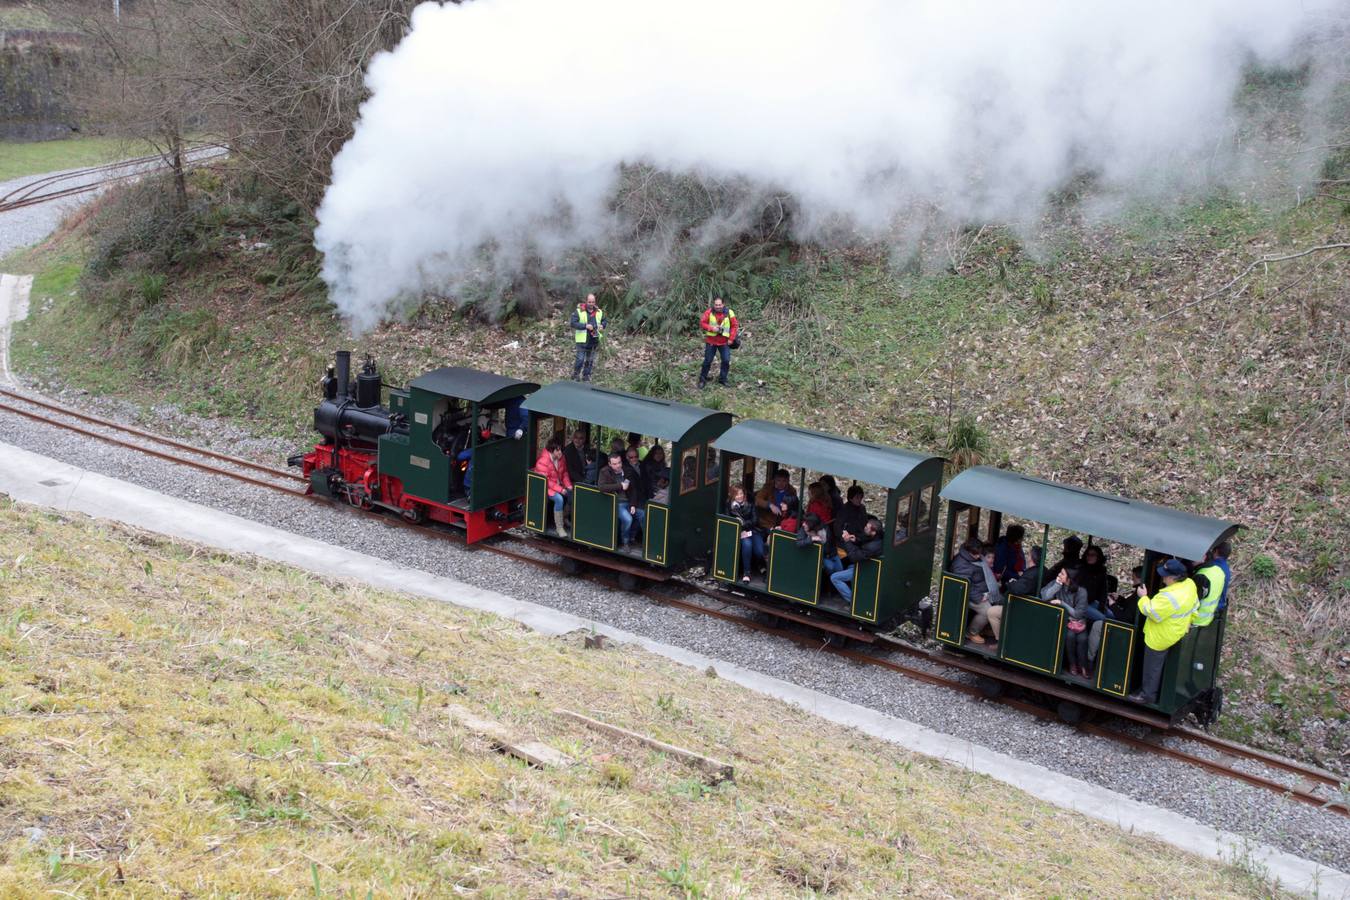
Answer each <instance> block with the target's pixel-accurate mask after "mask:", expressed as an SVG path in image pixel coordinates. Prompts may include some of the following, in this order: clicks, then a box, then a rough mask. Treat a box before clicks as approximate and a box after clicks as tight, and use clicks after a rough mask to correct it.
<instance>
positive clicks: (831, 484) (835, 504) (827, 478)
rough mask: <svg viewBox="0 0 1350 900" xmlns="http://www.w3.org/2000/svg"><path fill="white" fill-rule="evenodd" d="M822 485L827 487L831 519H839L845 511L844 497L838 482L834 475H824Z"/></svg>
mask: <svg viewBox="0 0 1350 900" xmlns="http://www.w3.org/2000/svg"><path fill="white" fill-rule="evenodd" d="M820 483H821V484H823V485H824V486H825V495H826V497H827V499H828V500H829V501H830V518H831V519H835V518H838V516H839V514H840V513H841V512H843V510H844V495H843V494H841V493H839V484H838V482H836V481H835V480H834V476H833V475H822V476H820Z"/></svg>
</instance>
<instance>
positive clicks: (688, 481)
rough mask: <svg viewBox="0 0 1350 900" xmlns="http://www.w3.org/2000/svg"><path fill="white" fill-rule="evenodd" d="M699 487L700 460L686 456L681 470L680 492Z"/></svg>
mask: <svg viewBox="0 0 1350 900" xmlns="http://www.w3.org/2000/svg"><path fill="white" fill-rule="evenodd" d="M696 487H698V460H697V459H695V458H694V457H692V456H686V457H685V458H684V467H683V468H682V469H681V471H680V493H681V494H683V493H684V492H685V491H692V490H693V489H694V488H696Z"/></svg>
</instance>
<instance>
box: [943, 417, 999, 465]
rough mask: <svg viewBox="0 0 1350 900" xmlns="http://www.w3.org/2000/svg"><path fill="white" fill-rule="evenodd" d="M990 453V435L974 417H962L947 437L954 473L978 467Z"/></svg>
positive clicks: (948, 451)
mask: <svg viewBox="0 0 1350 900" xmlns="http://www.w3.org/2000/svg"><path fill="white" fill-rule="evenodd" d="M988 452H989V435H988V434H986V433H985V431H984V429H983V428H981V427H980V426H979V423H977V422H976V421H975V419H974V417H972V416H968V415H967V416H962V417H961V418H960V419H959V420H958V421H957V423H956V424H955V425H954V426H952V430H951V432H950V433H949V434H948V435H947V462H948V465H950V466H951V469H952V472H953V473H956V472H960V471H961V470H962V469H968V468H970V467H971V466H978V465H979V464H980V463H981V462H983V461H984V458H985V454H987V453H988Z"/></svg>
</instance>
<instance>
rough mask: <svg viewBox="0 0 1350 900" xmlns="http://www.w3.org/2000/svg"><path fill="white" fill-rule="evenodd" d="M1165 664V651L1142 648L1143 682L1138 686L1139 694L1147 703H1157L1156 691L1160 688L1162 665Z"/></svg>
mask: <svg viewBox="0 0 1350 900" xmlns="http://www.w3.org/2000/svg"><path fill="white" fill-rule="evenodd" d="M1166 662H1167V651H1166V650H1154V649H1153V648H1152V647H1149V646H1147V645H1146V646H1145V647H1144V680H1143V683H1141V684H1140V685H1139V693H1141V694H1143V695H1144V699H1145V700H1147V701H1148V702H1149V703H1157V702H1158V689H1159V688H1160V687H1161V686H1162V674H1163V664H1164V663H1166Z"/></svg>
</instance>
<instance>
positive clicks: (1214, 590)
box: [1195, 566, 1227, 628]
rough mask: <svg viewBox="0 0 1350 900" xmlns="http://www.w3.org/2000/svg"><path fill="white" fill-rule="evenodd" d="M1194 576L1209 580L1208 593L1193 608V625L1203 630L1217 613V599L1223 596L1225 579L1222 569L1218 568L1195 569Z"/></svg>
mask: <svg viewBox="0 0 1350 900" xmlns="http://www.w3.org/2000/svg"><path fill="white" fill-rule="evenodd" d="M1195 574H1197V575H1203V576H1205V577H1206V578H1208V579H1209V593H1208V594H1207V595H1205V598H1204V599H1203V600H1201V601H1200V603H1199V605H1198V606H1196V608H1195V624H1196V625H1199V626H1200V627H1201V628H1203V627H1204V626H1206V625H1208V624H1209V623H1210V622H1213V621H1214V614H1215V613H1216V612H1218V611H1219V598H1220V597H1222V596H1223V586H1224V583H1225V582H1226V581H1227V579H1226V578H1225V577H1224V574H1223V569H1220V568H1219V567H1218V566H1205V567H1203V568H1200V569H1196V570H1195Z"/></svg>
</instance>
